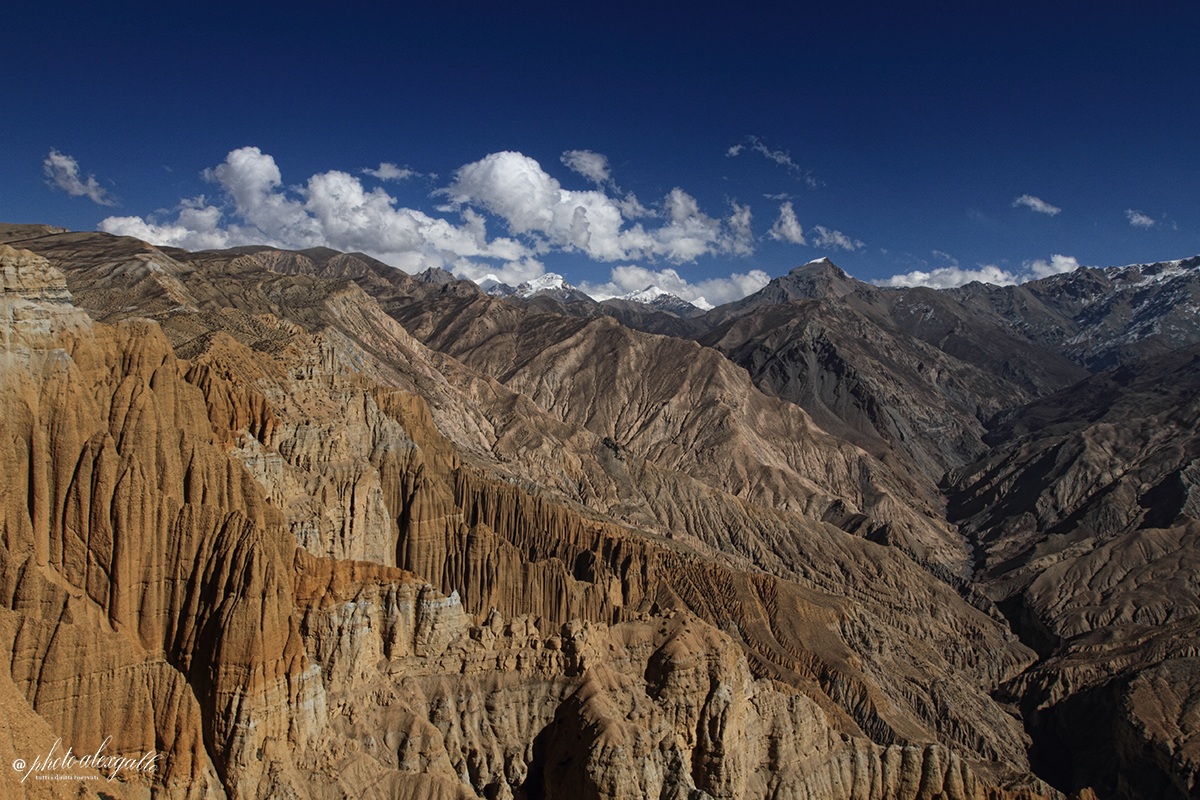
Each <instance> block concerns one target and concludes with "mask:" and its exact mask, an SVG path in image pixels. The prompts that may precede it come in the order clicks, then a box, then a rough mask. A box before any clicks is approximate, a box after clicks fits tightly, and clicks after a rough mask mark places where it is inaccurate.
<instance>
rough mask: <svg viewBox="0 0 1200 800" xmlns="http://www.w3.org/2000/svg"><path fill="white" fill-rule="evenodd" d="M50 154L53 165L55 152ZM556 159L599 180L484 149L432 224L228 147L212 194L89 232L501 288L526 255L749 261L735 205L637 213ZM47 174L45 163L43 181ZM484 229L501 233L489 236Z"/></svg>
mask: <svg viewBox="0 0 1200 800" xmlns="http://www.w3.org/2000/svg"><path fill="white" fill-rule="evenodd" d="M51 155H52V156H56V157H61V154H57V153H56V152H55V151H52V152H51ZM61 158H67V159H69V157H61ZM562 160H563V163H564V164H565V165H567V166H568V167H569V168H571V169H573V170H575V171H577V172H580V174H583V175H584V176H585V177H587V178H589V180H592V181H593V182H594V183H597V184H604V185H603V186H599V185H598V187H597V188H596V189H592V190H588V191H572V190H568V189H564V188H563V187H562V186H561V185H560V184H559V182H558V181H557V180H556V179H554V178H553V177H552V176H551V175H549V174H548V173H547V172H546V171H545V170H544V169H542V167H541V165H540V164H539V163H538V162H537V161H535V160H534V159H532V158H530V157H528V156H526V155H523V154H521V153H517V152H501V153H492V154H489V155H487V156H485V157H484V158H482V159H480V160H478V161H474V162H472V163H470V164H466V165H464V166H462V167H460V168H459V169H458V170H456V171H455V172H454V174H453V176H452V179H451V181H450V183H449V185H447V186H446V187H444V188H442V189H439V190H437V191H436V192H435V193H434V194H435V196H438V197H441V198H443V199H444V200H446V201H448V202H447V204H446V205H443V206H441V207H440V208H439V209H438V210H439V211H440V212H443V213H444V214H446V215H447V216H443V217H438V216H431V215H429V214H427V213H425V212H423V211H419V210H415V209H411V208H404V207H401V206H399V204H398V202H397V201H396V199H395V198H394V197H392V196H391V195H389V194H388V193H387V191H385V189H384V188H383V187H380V186H377V187H375V188H372V189H368V188H367V187H365V186H364V185H363V183H362V180H361V179H360V178H359V177H357V176H356V175H352V174H350V173H348V172H343V171H339V170H331V171H329V172H322V173H318V174H315V175H312V176H311V177H309V178H308V180H307V181H306V182H305V183H303V184H301V185H296V186H289V185H286V184H285V183H284V181H283V175H282V173H281V171H280V169H279V166H278V164H276V162H275V159H274V158H273V157H272V156H271V155H270V154H268V153H264V152H262V151H261V150H260V149H259V148H257V147H242V148H238V149H236V150H233V151H231V152H230V153H229V154H228V156H226V158H225V160H224V161H223V162H222V163H220V164H219V165H217V166H215V167H213V168H211V169H208V170H205V171H204V173H203V177H204V179H205V180H206V181H208V182H209V183H211V184H213V186H214V187H215V192H214V193H213V196H212V197H209V196H205V195H201V196H198V197H193V198H186V199H183V200H181V201H180V202H179V204H178V205H177V206H176V208H175V209H174V210H173V211H171V212H169V213H166V212H164V213H162V214H159V215H150V216H147V217H141V216H112V217H107V218H106V219H104V220H103V221H102V222H101V223H100V229H101V230H104V231H107V232H109V233H113V234H118V235H128V236H136V237H138V238H140V239H144V240H146V241H149V242H151V243H153V244H159V245H169V246H174V247H182V248H185V249H190V250H199V249H215V248H225V247H234V246H238V245H246V244H267V245H271V246H275V247H281V248H287V249H303V248H308V247H317V246H326V247H331V248H334V249H336V250H342V251H360V252H364V253H367V254H368V255H371V256H373V257H375V258H378V259H380V260H381V261H384V262H386V263H388V264H392V265H393V266H396V267H399V268H400V269H403V270H405V271H407V272H419V271H421V270H423V269H427V268H429V267H441V268H444V269H448V270H450V271H451V272H454V273H456V274H458V275H459V276H461V277H465V278H470V279H472V280H478V279H480V278H482V277H484V276H485V275H488V274H493V275H496V276H497V277H498V278H499V279H500V280H503V281H504V282H506V283H512V284H514V285H515V284H518V283H521V282H522V281H527V280H531V279H533V278H536V277H538V276H539V275H541V274H543V273H544V271H545V269H544V266H543V264H542V262H541V260H540V258H541V257H542V256H544V255H545V254H547V253H579V254H583V255H585V256H587V257H589V258H591V259H594V260H597V261H608V262H618V261H637V260H643V261H648V262H651V263H653V262H657V261H667V262H670V263H671V264H676V265H678V264H686V263H691V262H694V261H695V260H696V259H697V258H700V257H702V256H707V255H732V256H743V255H749V254H750V253H753V252H754V249H755V238H754V234H753V230H752V225H751V222H752V217H751V211H750V207H749V206H747V205H740V204H738V203H736V202H731V203H730V204H729V208H728V209H727V212H726V214H725V215H724V216H721V217H718V216H714V215H710V214H708V213H706V212H705V211H703V210H702V209H701V208H700V205H699V203H698V202H697V201H696V199H695V198H694V197H692V196H691V195H690V194H688V193H687V192H685V191H684V190H683V189H681V188H678V187H676V188H674V189H672V190H671V191H670V192H669V193H668V194H667V195H666V196H665V197H664V198H663V200H662V201H661V203H659V204H657V205H656V206H654V207H653V208H646V207H645V206H643V205H642V204H641V203H640V202H638V200H637V198H635V197H633V196H632V195H622V194H620V193H619V190H618V189H617V188H616V187H615V185H614V184H613V183H612V179H611V173H610V171H609V167H608V160H607V158H605V157H604V156H603V155H601V154H599V153H593V152H591V151H586V150H572V151H567V152H566V153H564V154H563V157H562ZM69 161H70V164H71V165H74V167H75V169H74V172H72V171H70V169H68V168H66V167H63V168H62V169H59V168H58V167H57V166H56V167H55V169H56V170H57V171H56V173H55V174H56V175H57V174H59V173H61V174H63V175H66V176H68V177H69V176H71V175H73V176H74V177H75V180H76V182H77V183H78V184H79V185H80V186H81V187H83V190H84V191H86V190H87V189H88V186H89V184H88V183H84V182H81V181H79V179H78V165H75V164H74V160H73V159H69ZM48 162H49V159H48ZM56 163H57V162H56ZM49 170H50V167H49V166H47V171H48V174H49ZM359 174H360V175H369V176H371V177H373V178H376V179H378V180H380V181H384V182H387V181H399V180H404V179H405V178H408V177H411V176H412V175H414V174H416V173H414V172H412V171H411V170H409V169H407V168H401V167H398V166H397V165H395V164H393V163H389V162H384V163H382V164H380V165H379V166H378V167H377V168H365V169H362V170H360V171H359ZM89 181H90V182H91V185H92V192H93V194H94V195H95V197H94V198H93V199H96V201H97V202H100V201H101V200H104V199H106V196H105V195H104V194H103V190H102V189H101V188H100V187H99V186H96V185H94V179H90V178H89ZM68 185H72V184H68ZM97 198H99V199H97ZM489 222H490V223H495V224H498V225H499V226H500V227H501V228H504V229H506V230H505V231H503V232H502V233H501V234H500V235H493V234H491V233H490V232H489ZM638 270H642V271H643V272H642V273H639V272H637V271H638ZM643 273H644V275H643ZM635 275H641V276H645V277H651V280H649V282H654V281H656V280H660V281H662V282H664V283H672V286H673V287H674V288H678V289H680V290H681V293H680V296H681V297H682V296H685V295H686V298H685V299H692V298H694V297H700V296H702V295H703V294H704V293H708V294H711V295H712V296H713V297H716V298H721V299H720V300H717V301H716V302H723V301H724V298H729V299H735V298H736V297H740V296H742V294H739V292H741V293H744V292H745V291H755V290H757V289H758V288H760V287H761V285H762V284H765V283H766V280H767V278H766V276H765V273H760V272H758V271H755V272H751V273H749V275H740V274H738V275H733V276H731V277H730V278H723V279H714V280H711V281H703V282H701V283H699V284H696V285H694V286H693V285H692V284H688V283H687V281H686V280H684V279H683V278H682V277H680V276H679V275H678V273H677V272H676V271H675V270H672V269H667V270H654V269H650V268H647V267H637V266H624V267H618V268H617V269H614V270H613V278H612V285H613V286H614V287H618V288H619V287H622V286H625V285H626V284H627V283H628V281H630V280H634V277H633V276H635ZM672 276H673V277H672ZM760 277H761V280H760ZM639 280H640V277H639ZM646 285H647V284H643V285H641V286H637V287H636V289H643V288H645V286H646ZM663 288H667V287H666V286H664V287H663ZM674 288H673V289H668V291H674ZM628 291H633V290H632V289H630V290H628ZM619 293H624V292H619Z"/></svg>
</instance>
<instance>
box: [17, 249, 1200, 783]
mask: <svg viewBox="0 0 1200 800" xmlns="http://www.w3.org/2000/svg"><path fill="white" fill-rule="evenodd" d="M0 242H7V243H8V244H9V245H10V246H4V245H2V244H0V268H2V269H0V276H3V288H4V293H3V296H2V299H3V314H2V318H3V335H4V339H3V341H4V350H3V358H4V362H3V372H2V375H3V381H2V382H0V402H2V403H3V409H2V410H3V414H0V419H2V420H3V422H2V423H0V432H2V435H0V466H2V470H3V475H4V476H5V478H6V480H5V482H4V494H3V497H4V510H3V514H4V516H3V517H2V518H0V519H2V520H3V522H2V525H3V527H2V528H0V655H2V656H3V657H2V658H0V663H3V664H7V665H9V668H8V670H7V671H0V705H2V706H3V709H4V713H3V715H0V755H3V756H4V757H5V758H6V759H8V763H11V762H12V761H13V760H14V759H16V758H18V757H22V756H23V754H24V753H26V752H35V751H36V752H41V750H40V749H39V748H42V747H46V748H48V747H49V746H50V745H51V744H52V743H53V742H54V740H55V738H56V737H61V738H62V739H63V741H64V742H67V741H70V742H78V743H79V745H78V747H77V749H79V748H80V747H86V746H88V742H90V738H89V737H94V736H95V735H96V734H97V733H99V732H105V733H113V735H114V737H115V738H114V741H113V743H112V744H110V748H112V749H113V750H114V751H118V752H134V751H137V752H139V753H140V752H144V751H146V750H149V749H155V748H157V750H158V751H159V752H162V753H163V754H164V756H165V758H164V761H163V764H164V767H163V769H162V770H161V771H160V772H159V773H158V774H156V775H155V776H154V777H153V778H152V779H149V778H147V779H145V780H143V781H142V782H140V783H138V782H129V783H127V784H121V785H119V786H117V787H116V788H112V789H109V788H103V789H102V791H104V792H107V793H109V794H113V795H116V794H118V793H124V794H125V795H128V796H137V795H138V793H139V792H142V793H144V792H146V791H148V790H150V789H151V788H152V789H153V790H154V791H155V792H156V793H157V794H160V795H163V796H179V797H222V796H225V797H239V798H241V797H250V798H260V797H261V798H267V797H278V796H292V797H311V798H324V797H345V796H349V795H355V796H359V797H364V798H373V797H397V796H399V797H414V798H417V797H431V798H432V797H462V798H468V797H524V798H532V797H588V796H592V797H602V796H603V797H631V798H632V797H647V796H654V797H696V798H700V797H713V798H717V797H727V798H735V797H764V798H765V797H808V798H892V797H914V798H928V799H929V800H933V798H953V799H955V800H957V798H972V799H975V798H978V799H980V800H982V798H1035V797H1063V796H1064V793H1065V794H1071V795H1075V796H1078V797H1081V798H1082V797H1096V796H1099V797H1102V798H1122V799H1124V798H1135V797H1147V796H1153V797H1168V798H1176V797H1178V798H1183V797H1191V796H1194V794H1195V791H1196V786H1197V775H1198V773H1197V765H1198V763H1200V758H1198V756H1197V754H1198V748H1200V736H1198V735H1197V729H1198V728H1200V725H1198V724H1197V717H1196V711H1197V709H1198V708H1200V699H1198V698H1200V690H1197V688H1196V687H1197V684H1198V683H1200V677H1198V676H1200V666H1198V665H1200V647H1198V643H1197V631H1198V630H1200V621H1198V620H1200V617H1198V616H1197V615H1198V613H1200V607H1198V605H1197V597H1200V587H1198V585H1197V583H1196V581H1197V578H1196V576H1197V575H1198V574H1200V563H1197V562H1198V561H1200V558H1198V551H1197V545H1198V544H1200V520H1198V515H1200V508H1198V507H1197V500H1196V498H1197V494H1196V491H1195V489H1194V485H1195V483H1196V480H1197V477H1198V473H1197V450H1198V449H1200V447H1198V445H1197V443H1196V442H1195V441H1193V440H1194V439H1195V435H1196V434H1195V431H1196V429H1197V422H1198V421H1200V419H1197V418H1198V417H1200V407H1197V406H1196V402H1197V401H1196V398H1197V396H1200V392H1198V391H1197V389H1200V386H1198V385H1197V384H1200V376H1198V374H1197V364H1200V351H1197V349H1196V347H1197V342H1195V341H1188V336H1189V335H1190V334H1188V332H1187V331H1188V330H1189V329H1188V327H1187V323H1188V320H1189V317H1188V314H1189V313H1192V314H1193V315H1194V311H1192V312H1189V311H1188V307H1189V305H1188V304H1189V303H1191V302H1192V300H1191V299H1190V298H1191V297H1192V295H1191V294H1190V293H1189V292H1190V289H1188V288H1187V287H1188V286H1190V284H1188V283H1187V280H1190V278H1189V274H1190V272H1189V270H1192V268H1193V267H1194V265H1193V264H1191V263H1190V262H1180V263H1178V264H1175V265H1174V266H1172V265H1166V266H1163V267H1161V268H1160V267H1141V268H1138V269H1137V270H1136V274H1134V272H1132V271H1128V270H1127V271H1126V272H1120V271H1117V272H1112V271H1109V270H1104V271H1092V272H1096V273H1098V274H1097V275H1091V274H1090V273H1089V274H1088V275H1084V274H1080V275H1078V276H1076V278H1077V279H1078V280H1079V281H1083V283H1078V284H1076V283H1074V282H1073V281H1072V280H1070V279H1069V278H1070V276H1058V277H1056V278H1053V279H1047V281H1043V282H1038V285H1036V286H1033V285H1030V284H1027V285H1026V286H1025V287H1016V288H1014V289H996V288H995V287H979V286H971V287H964V289H961V290H955V291H948V292H935V291H931V290H888V289H881V288H878V287H873V286H869V285H867V284H862V283H860V282H858V281H855V280H853V279H852V278H849V277H848V276H846V275H845V274H844V273H842V272H841V271H840V270H838V269H837V268H836V267H834V266H833V265H831V264H829V263H827V262H825V263H814V264H809V265H805V266H804V267H801V268H798V269H797V270H793V272H792V273H790V274H789V275H787V276H784V277H782V278H780V279H777V281H774V282H772V284H771V285H770V286H768V287H766V288H765V289H764V290H763V291H762V292H760V293H759V294H757V295H754V296H752V297H750V298H747V299H746V300H743V301H741V302H740V303H738V304H733V305H731V306H725V307H722V308H719V309H715V310H713V311H710V312H708V313H706V314H703V315H699V316H690V317H689V316H688V315H687V314H684V315H677V314H675V313H671V312H669V311H663V310H655V309H650V308H649V307H646V306H642V307H643V308H647V309H648V310H646V311H640V310H631V309H628V308H626V309H624V310H621V311H620V313H621V314H625V315H626V316H627V317H628V320H627V321H626V320H624V319H622V318H621V317H620V316H619V315H617V314H616V313H615V310H614V304H598V303H595V302H594V301H591V300H590V299H588V300H583V299H579V298H571V297H558V296H557V295H555V293H554V292H553V291H549V292H541V293H537V292H534V293H533V294H532V296H531V297H530V298H529V299H523V298H520V297H517V296H510V297H504V298H497V297H491V296H488V295H487V294H485V293H484V292H483V291H481V290H480V289H479V287H477V286H475V285H474V284H471V283H469V282H465V281H457V280H454V279H453V278H452V277H451V276H449V275H448V273H442V272H436V271H435V272H429V273H425V274H422V275H418V276H408V275H405V274H404V273H401V272H399V271H397V270H394V269H392V268H390V267H388V266H387V265H385V264H382V263H380V262H378V261H376V260H374V259H371V258H370V257H368V256H365V255H362V254H341V253H336V252H334V251H331V250H326V249H323V248H318V249H313V250H308V251H303V252H284V251H279V250H274V249H271V248H265V247H249V248H238V249H236V250H231V251H220V252H216V251H213V252H200V253H187V252H184V251H180V250H172V249H166V248H155V247H152V246H150V245H147V244H145V243H143V242H139V241H137V240H133V239H122V238H114V237H111V236H107V235H105V234H93V233H69V232H65V231H62V230H59V229H51V228H46V227H42V226H0ZM1192 271H1194V270H1192ZM1148 278H1153V279H1154V280H1150V281H1149V282H1146V281H1147V279H1148ZM1178 281H1183V282H1182V283H1178V285H1174V286H1173V284H1175V283H1176V282H1178ZM1056 287H1057V288H1056ZM1071 287H1074V288H1071ZM1088 287H1093V288H1095V291H1094V292H1093V291H1092V289H1090V288H1088ZM1060 293H1061V295H1062V296H1060ZM1104 297H1108V299H1107V300H1106V299H1103V298H1104ZM639 305H640V304H639ZM618 310H619V308H618ZM1122 319H1126V320H1127V321H1128V325H1127V326H1126V328H1125V329H1122V327H1121V325H1122V322H1121V320H1122ZM1152 319H1153V320H1158V328H1157V332H1156V333H1153V334H1147V335H1142V332H1146V331H1152V330H1153V329H1154V322H1152V321H1150V320H1152ZM665 320H674V321H675V322H674V324H676V325H678V326H679V327H678V328H676V329H674V330H667V329H666V328H663V329H662V330H663V331H665V332H668V333H671V334H672V335H662V334H661V332H648V331H653V330H655V329H656V326H660V325H663V326H665V325H667V323H666V322H665ZM1056 326H1057V327H1056ZM1129 326H1132V327H1129ZM1147 326H1148V327H1147ZM1054 331H1060V333H1059V334H1055V333H1054ZM1122 331H1123V332H1122ZM1122 337H1125V338H1124V339H1122ZM1085 340H1086V341H1085ZM1189 348H1190V349H1189ZM1106 359H1111V360H1112V361H1113V363H1116V364H1119V366H1118V367H1117V368H1116V369H1114V370H1109V371H1101V367H1103V366H1104V364H1105V360H1106ZM1089 370H1091V371H1093V372H1095V374H1091V373H1089ZM94 744H95V743H92V746H94ZM23 748H24V749H23ZM84 777H86V776H84ZM147 781H148V782H147ZM40 783H41V785H40V786H39V787H38V788H37V789H36V790H35V791H34V790H27V789H26V788H24V784H22V783H21V782H20V781H19V778H17V777H14V773H10V772H8V770H5V771H4V773H3V775H2V777H0V792H3V794H4V796H16V797H20V796H34V795H35V794H36V793H37V792H41V793H43V794H51V795H55V796H58V795H61V796H81V795H82V796H88V795H89V794H90V795H92V796H98V794H97V790H96V786H97V784H95V783H94V782H90V781H87V780H82V779H81V780H79V781H76V782H74V783H72V782H70V781H57V782H54V785H53V786H50V785H49V782H40ZM106 786H111V785H106ZM31 792H32V793H31Z"/></svg>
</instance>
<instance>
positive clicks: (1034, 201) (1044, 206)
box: [1012, 194, 1062, 217]
mask: <svg viewBox="0 0 1200 800" xmlns="http://www.w3.org/2000/svg"><path fill="white" fill-rule="evenodd" d="M1012 204H1013V208H1016V207H1017V206H1024V207H1025V208H1028V209H1029V210H1031V211H1036V212H1037V213H1039V214H1045V215H1046V216H1049V217H1053V216H1054V215H1055V214H1058V213H1059V212H1060V211H1062V209H1061V208H1059V207H1058V206H1054V205H1051V204H1049V203H1047V202H1046V201H1045V200H1043V199H1042V198H1040V197H1034V196H1033V195H1031V194H1023V195H1021V196H1020V197H1018V198H1017V199H1015V200H1013V203H1012Z"/></svg>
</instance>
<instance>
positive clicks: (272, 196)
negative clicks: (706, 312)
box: [0, 0, 1200, 302]
mask: <svg viewBox="0 0 1200 800" xmlns="http://www.w3.org/2000/svg"><path fill="white" fill-rule="evenodd" d="M109 5H114V4H97V3H91V4H86V5H83V4H80V5H75V4H54V3H51V4H49V5H48V6H42V7H40V8H39V9H38V10H37V11H34V10H33V9H32V8H31V4H21V6H22V7H17V8H10V9H6V13H5V17H6V18H5V22H4V27H5V32H6V36H5V46H4V47H3V48H0V74H2V75H3V76H4V80H3V84H2V85H3V89H0V92H2V95H3V96H4V97H5V99H6V103H5V106H6V108H7V110H8V112H9V113H8V124H7V125H6V126H5V128H4V130H3V132H2V133H0V220H4V221H13V222H46V223H50V224H55V225H62V226H65V227H70V228H74V229H84V230H87V229H97V228H103V229H106V230H112V231H116V232H125V233H141V234H142V235H143V236H144V237H149V238H152V239H153V238H157V239H158V240H159V241H161V242H163V243H173V244H179V245H182V246H187V247H192V248H195V247H199V246H217V245H232V244H241V243H245V242H248V241H265V242H269V243H275V244H280V245H283V246H307V245H311V244H315V243H325V244H329V245H330V246H333V247H337V248H338V249H361V250H365V251H367V252H371V253H372V254H375V255H377V256H380V257H383V258H384V259H385V260H387V261H389V262H390V263H394V264H398V265H400V266H403V267H404V268H406V269H415V268H420V267H422V266H426V265H437V266H445V267H447V268H449V269H452V270H455V271H458V272H459V273H460V274H464V275H473V276H476V277H478V276H482V275H483V274H486V273H487V272H494V273H497V274H499V275H501V276H502V277H505V278H506V279H509V280H512V281H516V280H517V279H520V278H529V277H533V276H535V275H536V274H538V273H539V272H541V271H543V270H544V271H555V272H559V273H563V274H565V275H566V276H567V278H568V279H569V280H571V281H572V282H573V283H576V284H585V285H586V286H587V287H589V288H590V289H592V290H593V291H595V292H597V293H604V292H608V293H618V292H622V291H632V290H633V289H637V288H642V286H644V285H645V283H648V282H658V283H660V284H663V285H664V286H665V287H666V288H670V289H673V290H676V291H678V292H679V293H681V294H683V295H685V296H688V295H690V296H691V297H696V296H701V295H703V296H705V297H706V298H707V299H709V300H711V301H715V302H720V301H724V300H728V299H733V298H734V297H736V296H738V295H739V294H740V293H743V292H746V291H751V290H753V289H754V288H757V286H758V285H761V283H762V282H763V281H765V279H766V278H767V277H773V276H776V275H780V274H783V273H785V272H787V271H788V270H789V269H790V268H792V267H793V266H796V265H797V264H801V263H804V262H806V261H809V260H811V259H814V258H817V257H820V256H829V257H830V258H832V259H833V260H834V261H835V262H836V263H838V264H839V265H841V266H842V267H843V268H845V269H846V270H847V271H848V272H850V273H851V274H853V275H855V276H856V277H859V278H861V279H863V280H874V281H886V280H888V279H893V278H894V276H908V277H905V278H900V279H898V280H900V281H901V282H907V283H929V284H932V285H946V284H950V283H954V282H958V281H962V280H965V279H967V278H970V277H976V276H981V277H991V278H992V279H994V280H998V281H1007V280H1020V279H1024V278H1027V277H1029V276H1032V275H1040V274H1047V273H1049V272H1054V271H1058V270H1063V269H1069V268H1071V267H1072V266H1074V265H1075V264H1086V265H1109V264H1124V263H1133V262H1139V261H1154V260H1166V259H1173V258H1181V257H1185V256H1190V255H1195V254H1197V253H1200V192H1198V191H1197V187H1200V150H1198V148H1197V146H1196V141H1197V134H1196V131H1197V130H1200V80H1197V77H1196V74H1197V72H1196V67H1195V63H1194V43H1195V40H1196V37H1197V34H1200V3H1198V2H1196V0H1188V1H1186V2H1185V1H1184V0H1178V1H1177V2H1150V3H1138V4H1135V3H1132V2H1130V3H1112V2H1093V3H1088V4H1078V3H1068V2H1042V3H1025V2H1009V3H991V4H986V7H985V8H983V9H978V8H972V7H970V6H972V5H982V4H957V3H936V4H934V3H914V4H890V3H889V4H874V3H839V4H824V3H823V4H806V3H793V4H761V3H753V2H747V3H739V4H729V5H720V6H711V7H708V8H700V7H694V8H683V7H679V6H675V7H673V8H662V9H656V8H650V9H648V8H646V7H644V6H643V5H638V4H621V3H606V4H596V5H594V6H590V7H576V6H573V5H568V4H562V3H555V4H550V3H545V4H523V3H457V4H451V3H442V4H421V5H418V6H414V5H408V4H383V3H379V4H375V3H363V2H353V1H348V2H344V3H341V4H337V5H335V6H329V5H326V4H322V5H320V6H316V5H314V6H305V5H301V6H299V7H296V6H295V5H283V4H271V3H259V4H254V6H253V8H250V9H246V8H241V7H238V6H234V5H223V4H219V3H203V4H199V3H186V2H185V3H177V4H161V3H159V4H154V5H150V4H145V5H139V4H122V5H121V6H120V10H118V11H114V10H112V9H111V8H109V7H107V6H109ZM164 6H169V8H164ZM832 6H836V7H832ZM364 170H369V172H368V171H364ZM1056 257H1057V258H1056ZM639 283H640V284H642V286H639V285H638V284H639Z"/></svg>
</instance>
